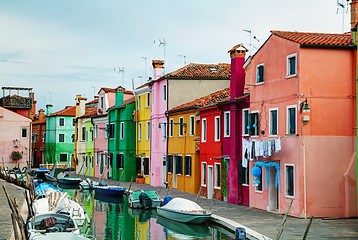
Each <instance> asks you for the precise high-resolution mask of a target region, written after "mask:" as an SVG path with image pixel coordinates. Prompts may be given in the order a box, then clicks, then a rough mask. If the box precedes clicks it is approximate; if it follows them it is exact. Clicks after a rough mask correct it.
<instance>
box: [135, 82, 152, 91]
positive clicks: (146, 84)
mask: <svg viewBox="0 0 358 240" xmlns="http://www.w3.org/2000/svg"><path fill="white" fill-rule="evenodd" d="M149 84H150V82H147V83H145V84H143V85H140V86H139V87H137V88H136V89H139V88H142V87H145V86H148V85H149Z"/></svg>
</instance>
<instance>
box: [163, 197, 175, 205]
mask: <svg viewBox="0 0 358 240" xmlns="http://www.w3.org/2000/svg"><path fill="white" fill-rule="evenodd" d="M172 199H173V198H172V197H171V196H166V197H164V201H163V206H165V205H166V204H167V203H168V202H170V200H172Z"/></svg>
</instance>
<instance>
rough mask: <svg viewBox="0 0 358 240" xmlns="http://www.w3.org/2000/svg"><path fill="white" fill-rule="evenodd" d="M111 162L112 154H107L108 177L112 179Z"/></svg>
mask: <svg viewBox="0 0 358 240" xmlns="http://www.w3.org/2000/svg"><path fill="white" fill-rule="evenodd" d="M112 161H113V153H110V154H109V158H108V165H107V166H108V177H109V178H112Z"/></svg>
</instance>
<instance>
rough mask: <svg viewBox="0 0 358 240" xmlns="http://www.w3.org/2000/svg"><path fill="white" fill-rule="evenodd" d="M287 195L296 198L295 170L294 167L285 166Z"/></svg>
mask: <svg viewBox="0 0 358 240" xmlns="http://www.w3.org/2000/svg"><path fill="white" fill-rule="evenodd" d="M285 178H286V179H285V194H286V197H294V196H295V186H294V185H295V184H294V168H293V165H285Z"/></svg>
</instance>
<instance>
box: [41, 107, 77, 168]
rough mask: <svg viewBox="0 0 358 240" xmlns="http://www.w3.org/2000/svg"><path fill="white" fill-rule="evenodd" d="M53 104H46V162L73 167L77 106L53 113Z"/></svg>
mask: <svg viewBox="0 0 358 240" xmlns="http://www.w3.org/2000/svg"><path fill="white" fill-rule="evenodd" d="M52 108H53V106H52V105H50V104H48V105H46V113H47V119H46V146H45V162H46V163H56V164H57V165H59V164H60V165H64V166H67V167H71V159H73V153H74V151H73V149H74V140H75V114H76V107H75V106H67V107H65V108H64V109H62V110H60V111H58V112H55V113H52Z"/></svg>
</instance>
